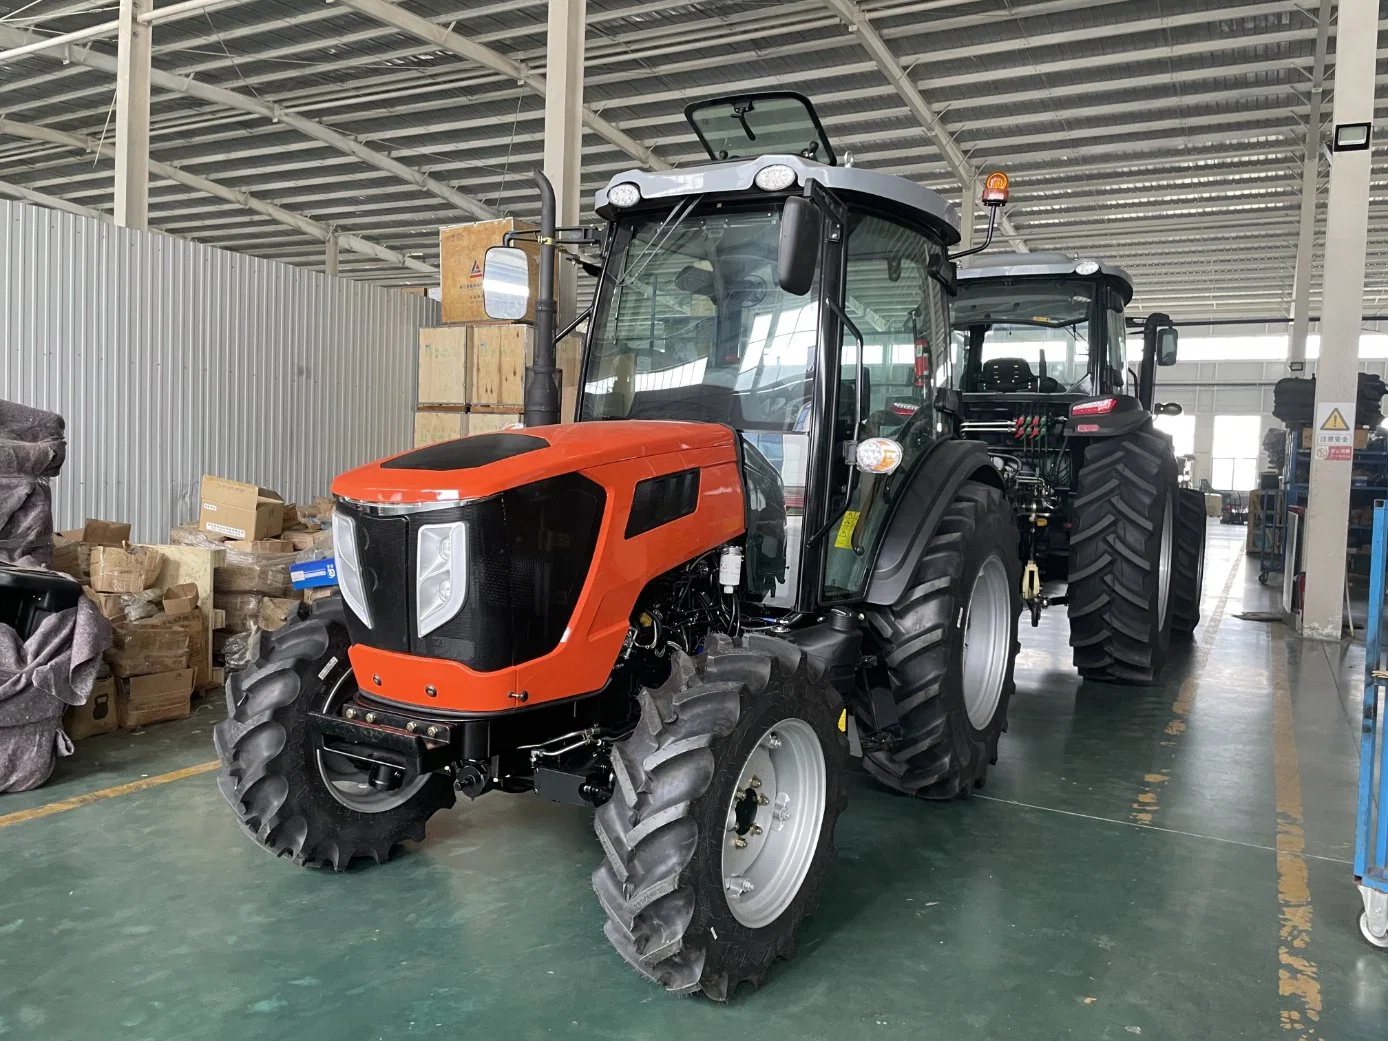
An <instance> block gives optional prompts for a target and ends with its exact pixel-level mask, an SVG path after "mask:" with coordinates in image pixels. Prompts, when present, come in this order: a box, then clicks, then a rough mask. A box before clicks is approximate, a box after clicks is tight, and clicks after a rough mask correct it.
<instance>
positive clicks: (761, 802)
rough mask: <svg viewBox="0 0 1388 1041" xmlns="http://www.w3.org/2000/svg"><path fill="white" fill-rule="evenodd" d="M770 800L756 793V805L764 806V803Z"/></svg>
mask: <svg viewBox="0 0 1388 1041" xmlns="http://www.w3.org/2000/svg"><path fill="white" fill-rule="evenodd" d="M770 801H771V800H770V799H768V798H767V797H766V796H765V795H758V796H757V805H758V806H765V805H766V804H767V803H769V802H770Z"/></svg>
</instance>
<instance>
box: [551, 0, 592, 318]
mask: <svg viewBox="0 0 1388 1041" xmlns="http://www.w3.org/2000/svg"><path fill="white" fill-rule="evenodd" d="M587 17H588V3H587V0H549V36H548V40H547V45H548V50H547V54H546V57H547V60H548V63H549V64H548V67H547V68H546V70H545V176H546V177H548V178H549V179H550V182H551V183H552V184H553V185H554V197H555V203H556V210H555V213H556V216H557V219H558V222H559V226H560V227H573V226H574V225H575V224H577V223H578V214H579V180H578V174H579V167H580V161H581V159H582V152H583V43H584V33H585V31H586V25H587ZM555 281H556V283H557V284H556V286H555V300H556V302H557V304H558V311H557V315H556V318H557V320H556V322H555V330H556V331H558V330H559V329H562V328H563V327H564V326H566V325H568V324H569V323H570V322H571V321H573V319H574V315H575V314H576V313H577V310H576V309H577V305H578V272H577V271H576V270H575V268H574V266H573V265H572V264H570V263H568V262H567V261H561V262H560V263H559V264H558V266H557V272H556V279H555Z"/></svg>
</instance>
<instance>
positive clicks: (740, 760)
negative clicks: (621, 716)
mask: <svg viewBox="0 0 1388 1041" xmlns="http://www.w3.org/2000/svg"><path fill="white" fill-rule="evenodd" d="M640 700H641V720H640V722H639V723H638V724H637V727H636V730H635V732H634V733H633V734H632V735H631V736H630V737H629V738H627V739H626V740H625V741H622V742H619V743H618V744H617V745H616V746H615V747H614V748H613V751H612V770H613V775H614V778H615V785H614V788H615V790H614V792H613V795H612V798H611V800H609V801H608V802H607V803H605V804H604V805H603V806H602V807H601V808H600V809H599V810H598V812H597V816H596V820H595V827H596V829H597V833H598V839H599V841H600V842H601V843H602V847H603V851H604V853H605V854H606V857H605V859H604V861H603V863H602V864H601V865H600V866H599V867H598V869H597V870H596V871H595V872H593V889H594V890H595V891H596V893H597V895H598V900H599V901H600V902H601V904H602V906H603V910H604V911H606V913H607V925H606V928H605V932H606V934H607V938H608V940H609V941H611V943H612V946H613V947H615V948H616V949H617V952H618V953H619V954H621V956H622V957H623V958H625V959H626V960H627V962H628V963H629V964H630V965H631V966H632V967H633V968H635V969H636V970H637V971H638V972H640V973H641V974H642V975H644V976H646V977H647V978H649V979H651V980H654V981H655V982H657V983H661V984H663V985H664V986H665V987H666V988H667V989H669V990H671V991H674V992H676V993H682V994H685V993H694V992H696V991H701V992H703V993H704V994H705V995H707V996H708V997H710V998H713V999H714V1000H716V1001H726V1000H727V999H728V998H730V997H731V996H732V994H733V992H734V991H735V990H736V989H737V986H738V984H739V983H742V982H743V981H750V982H752V983H753V984H760V983H761V981H762V979H763V978H764V976H765V975H766V972H767V970H768V969H769V968H770V967H771V965H772V963H773V962H775V961H776V959H777V958H789V957H790V956H791V955H792V954H793V953H794V950H795V938H796V932H797V931H798V929H799V926H800V922H801V920H802V919H803V918H804V917H805V915H806V914H808V913H809V912H810V911H811V910H812V909H813V908H814V906H815V904H816V902H817V900H818V896H819V891H820V888H821V887H822V885H823V882H824V876H825V873H826V871H827V870H828V867H829V863H830V861H831V860H832V859H833V856H834V846H833V838H834V825H835V823H836V822H837V820H838V816H839V812H840V811H841V810H842V809H843V805H844V794H843V783H842V772H843V763H844V758H845V756H846V753H847V747H846V741H845V740H844V737H843V735H842V734H841V733H840V732H839V730H838V716H839V712H840V710H841V709H840V705H841V702H840V699H839V696H838V694H837V692H835V690H834V689H833V687H831V686H830V685H829V684H828V683H827V682H826V681H825V680H824V679H823V678H822V677H821V676H820V674H819V670H818V669H817V668H813V667H812V666H811V663H810V661H809V659H808V658H806V657H805V656H804V655H803V654H802V653H801V651H800V650H799V648H797V647H795V646H794V645H792V644H789V643H786V642H784V641H782V640H775V639H771V638H769V637H762V636H758V635H748V636H743V637H740V638H738V639H737V640H731V639H729V638H727V637H726V636H718V635H715V636H711V637H710V638H709V640H708V643H707V647H706V649H705V652H704V653H703V654H701V655H699V656H698V657H697V658H695V659H690V658H689V657H687V656H686V655H684V654H682V653H680V652H678V651H675V652H673V653H672V665H671V673H670V678H669V680H668V681H666V683H665V684H663V685H662V686H661V687H660V688H659V689H658V690H653V691H651V690H646V691H643V692H642V693H641V696H640Z"/></svg>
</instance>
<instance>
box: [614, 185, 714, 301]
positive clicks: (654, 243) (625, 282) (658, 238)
mask: <svg viewBox="0 0 1388 1041" xmlns="http://www.w3.org/2000/svg"><path fill="white" fill-rule="evenodd" d="M702 198H703V196H702V195H691V196H689V197H687V198H686V199H685V200H684V201H683V202H681V203H680V204H679V205H678V206H676V207H675V208H674V209H673V210H671V211H670V212H669V213H668V214H667V215H666V217H665V220H663V221H662V222H661V224H660V227H658V228H656V229H655V234H654V235H652V236H651V241H650V242H649V243H648V244H647V245H646V248H645V249H644V250H642V251H641V252H640V253H638V254H637V255H636V259H635V260H633V261H632V262H631V263H629V264H628V265H627V270H626V273H625V274H623V275H622V277H621V278H619V279H617V285H619V286H622V287H623V288H625V287H627V286H629V285H631V284H632V283H633V282H635V281H636V280H637V279H638V278H640V277H641V273H642V272H643V271H645V270H646V265H647V264H649V263H650V262H651V258H653V257H654V256H655V254H656V253H657V252H658V251H660V250H661V249H663V248H664V246H665V243H666V242H667V241H668V240H669V238H670V236H671V235H673V234H674V233H675V230H676V229H677V228H678V227H679V226H680V225H681V224H683V223H684V218H686V217H688V216H689V213H690V211H691V210H693V209H694V207H695V205H696V204H697V203H698V202H699V200H700V199H702Z"/></svg>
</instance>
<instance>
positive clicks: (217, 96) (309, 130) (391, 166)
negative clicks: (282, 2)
mask: <svg viewBox="0 0 1388 1041" xmlns="http://www.w3.org/2000/svg"><path fill="white" fill-rule="evenodd" d="M23 35H24V34H23V33H19V32H16V31H15V30H14V29H8V28H6V27H5V26H3V25H0V43H6V42H9V43H13V42H15V41H16V38H22V37H23ZM45 57H51V55H45ZM68 57H69V58H70V60H71V61H73V62H75V63H77V64H79V65H85V66H86V67H87V68H90V69H96V70H97V71H99V72H108V73H111V74H112V75H115V73H116V65H117V63H116V59H115V58H112V57H109V56H107V55H105V54H98V53H96V52H95V51H92V50H83V51H72V52H70V53H69V55H68ZM149 81H150V84H151V85H152V86H156V87H158V88H159V89H160V90H169V91H174V92H176V93H179V94H187V95H188V96H189V97H193V98H197V99H198V100H200V101H206V102H209V103H210V104H213V105H221V106H223V107H224V108H233V109H239V110H241V111H242V112H250V113H254V114H255V115H259V116H264V117H265V118H266V119H268V120H270V121H271V122H272V123H282V124H283V125H285V126H287V127H290V128H292V129H294V130H297V131H298V132H299V133H301V134H303V135H304V136H305V137H311V138H313V139H314V140H315V141H321V142H322V143H323V144H325V145H329V146H331V147H333V148H336V149H337V150H338V151H339V152H344V153H346V154H347V155H351V156H355V157H356V158H358V159H360V160H361V161H362V162H364V163H366V164H367V165H368V166H374V167H376V168H377V169H378V170H385V171H387V172H388V173H392V174H394V175H395V176H396V177H399V178H400V179H401V180H405V181H409V182H410V183H411V184H413V185H415V186H416V187H418V188H420V189H422V190H423V191H426V192H428V193H429V194H431V195H437V196H438V197H439V198H440V199H445V200H447V201H448V202H450V203H452V204H453V206H455V207H456V208H457V209H459V210H461V211H462V212H463V213H466V214H468V215H469V216H472V217H477V218H479V219H481V220H489V219H491V218H494V217H497V216H499V214H498V213H497V212H496V211H495V210H493V209H492V208H491V207H490V206H487V205H486V204H484V203H482V202H480V201H479V200H477V199H474V198H473V197H472V196H470V195H465V194H464V193H462V192H460V191H458V190H457V189H456V188H453V187H450V186H449V185H446V184H444V183H443V182H442V181H436V180H434V178H432V177H429V176H428V175H426V174H422V173H420V172H419V171H418V170H415V169H412V168H411V167H408V166H406V165H405V164H404V163H402V162H400V161H399V160H398V159H391V158H390V157H389V156H386V155H382V154H381V153H380V152H377V151H376V150H375V149H373V148H368V147H367V146H366V145H364V144H362V143H361V142H360V141H357V140H356V139H354V138H351V137H348V136H347V135H346V134H343V133H340V132H338V131H336V130H332V129H330V128H329V127H326V126H324V125H323V124H322V123H316V122H314V121H313V120H311V119H306V118H305V117H303V116H300V115H298V114H297V113H294V112H291V111H289V110H288V109H286V108H283V107H282V106H280V105H278V104H275V103H274V102H269V101H261V100H260V99H259V98H250V97H246V96H245V95H244V94H238V93H236V92H235V91H233V90H227V89H226V88H225V87H216V86H213V85H211V84H208V83H199V82H198V81H196V80H194V79H192V78H191V77H189V78H184V77H182V76H175V75H173V74H171V73H167V72H163V71H161V70H159V69H151V70H150V76H149Z"/></svg>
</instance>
